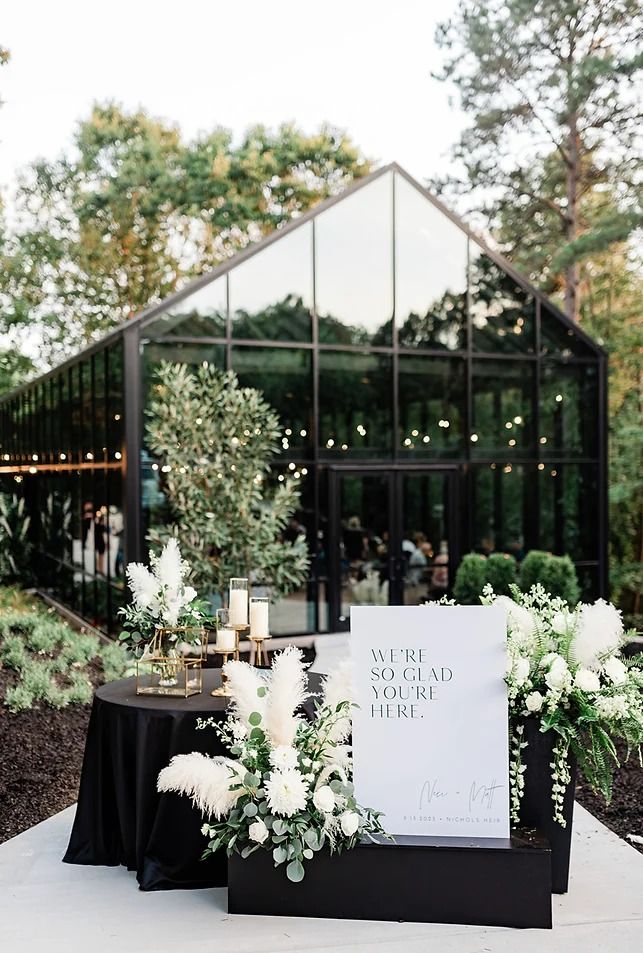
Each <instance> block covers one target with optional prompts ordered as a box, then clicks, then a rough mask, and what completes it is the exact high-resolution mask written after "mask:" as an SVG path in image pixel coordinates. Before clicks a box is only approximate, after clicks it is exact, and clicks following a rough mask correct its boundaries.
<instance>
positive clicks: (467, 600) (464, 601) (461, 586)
mask: <svg viewBox="0 0 643 953" xmlns="http://www.w3.org/2000/svg"><path fill="white" fill-rule="evenodd" d="M486 570H487V560H486V557H485V556H481V555H480V554H479V553H468V554H467V555H466V556H464V557H463V559H462V562H461V563H460V565H459V566H458V571H457V573H456V575H455V583H454V586H453V598H454V599H455V600H456V602H458V603H460V605H465V606H471V605H477V604H478V603H479V602H480V596H481V595H482V590H483V589H484V587H485V584H486V582H487V572H486Z"/></svg>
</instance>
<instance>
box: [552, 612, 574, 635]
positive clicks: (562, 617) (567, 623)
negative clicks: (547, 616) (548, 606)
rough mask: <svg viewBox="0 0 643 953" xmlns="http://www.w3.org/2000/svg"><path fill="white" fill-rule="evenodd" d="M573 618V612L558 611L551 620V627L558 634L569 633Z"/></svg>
mask: <svg viewBox="0 0 643 953" xmlns="http://www.w3.org/2000/svg"><path fill="white" fill-rule="evenodd" d="M573 618H574V615H573V613H572V612H556V613H555V614H554V617H553V619H552V620H551V627H552V629H553V630H554V632H555V633H556V635H567V631H568V629H569V628H570V627H571V625H572V620H573Z"/></svg>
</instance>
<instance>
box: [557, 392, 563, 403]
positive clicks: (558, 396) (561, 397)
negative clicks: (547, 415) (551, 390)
mask: <svg viewBox="0 0 643 953" xmlns="http://www.w3.org/2000/svg"><path fill="white" fill-rule="evenodd" d="M562 399H563V395H562V394H556V403H558V404H560V402H561V400H562Z"/></svg>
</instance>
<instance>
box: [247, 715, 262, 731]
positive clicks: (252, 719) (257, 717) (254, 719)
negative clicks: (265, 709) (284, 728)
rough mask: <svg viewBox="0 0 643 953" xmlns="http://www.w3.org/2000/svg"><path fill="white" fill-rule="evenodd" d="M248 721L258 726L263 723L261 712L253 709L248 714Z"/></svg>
mask: <svg viewBox="0 0 643 953" xmlns="http://www.w3.org/2000/svg"><path fill="white" fill-rule="evenodd" d="M248 723H249V724H251V725H253V727H256V726H257V725H260V724H261V714H260V713H259V712H258V711H253V712H251V714H250V715H249V716H248Z"/></svg>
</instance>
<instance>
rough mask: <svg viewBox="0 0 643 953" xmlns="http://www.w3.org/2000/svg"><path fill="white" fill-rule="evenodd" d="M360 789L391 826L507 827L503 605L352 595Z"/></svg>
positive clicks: (497, 830)
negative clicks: (362, 601) (359, 601)
mask: <svg viewBox="0 0 643 953" xmlns="http://www.w3.org/2000/svg"><path fill="white" fill-rule="evenodd" d="M351 652H352V657H353V668H354V676H353V677H354V683H355V692H356V699H355V700H356V702H357V703H358V705H359V708H357V709H355V710H354V712H353V755H354V780H355V794H356V797H357V799H358V801H359V802H360V803H361V804H364V805H368V806H369V807H373V808H375V809H376V810H378V811H382V812H383V814H384V817H383V818H382V823H383V826H384V828H385V830H386V831H388V833H390V834H412V835H424V836H428V837H499V838H504V837H509V768H508V763H509V758H508V738H507V694H506V685H505V683H504V676H505V669H506V614H505V611H504V610H503V609H502V608H501V607H500V606H437V605H428V606H354V607H353V608H352V609H351Z"/></svg>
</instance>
